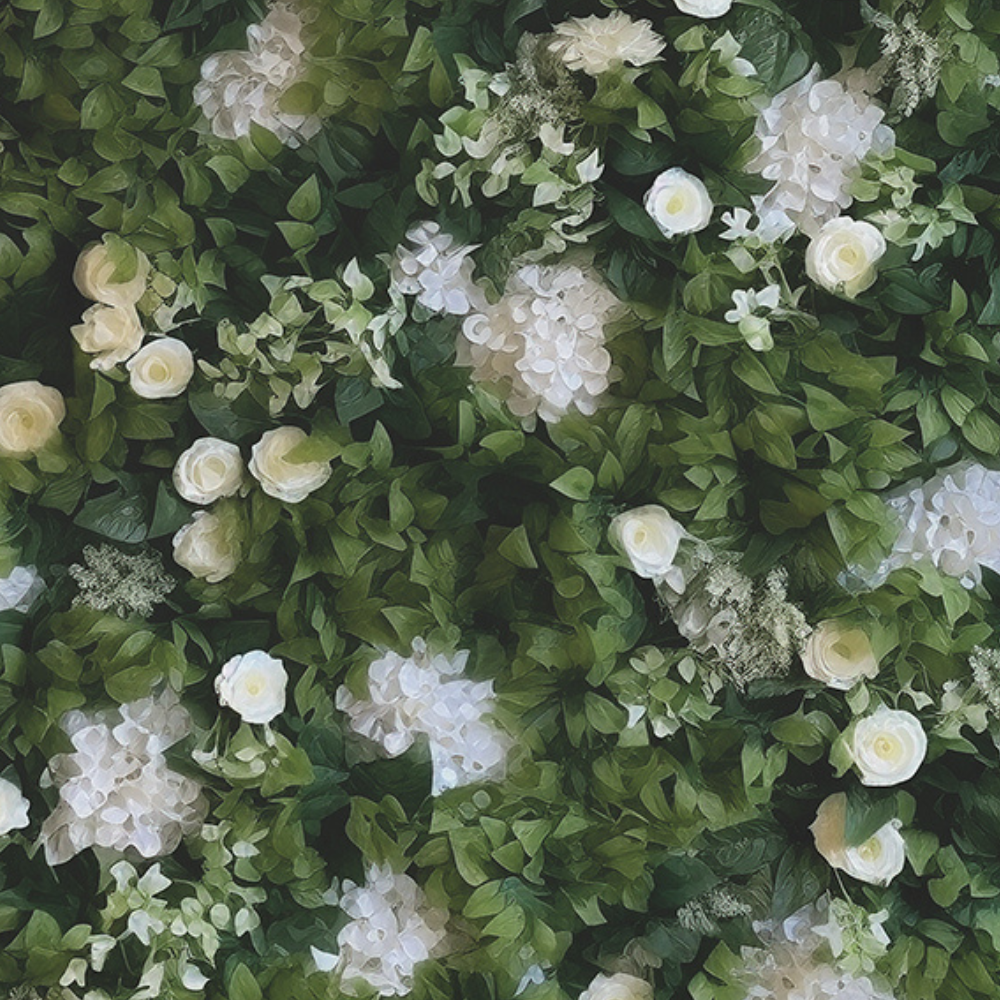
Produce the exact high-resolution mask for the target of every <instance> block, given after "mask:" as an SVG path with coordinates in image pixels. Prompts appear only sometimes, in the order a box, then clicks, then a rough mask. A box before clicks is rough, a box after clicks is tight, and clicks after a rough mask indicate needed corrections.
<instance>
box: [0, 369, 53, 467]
mask: <svg viewBox="0 0 1000 1000" xmlns="http://www.w3.org/2000/svg"><path fill="white" fill-rule="evenodd" d="M65 417H66V404H65V402H63V398H62V393H60V392H59V390H58V389H53V388H51V387H50V386H47V385H42V384H41V382H35V381H30V382H11V383H10V384H9V385H5V386H0V457H3V458H30V457H31V456H32V455H37V454H38V452H40V451H42V450H43V449H44V448H45V447H46V446H47V445H49V444H51V443H52V442H53V441H54V440H55V438H56V435H57V434H58V433H59V425H60V424H61V423H62V422H63V420H64V419H65Z"/></svg>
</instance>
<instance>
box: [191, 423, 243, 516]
mask: <svg viewBox="0 0 1000 1000" xmlns="http://www.w3.org/2000/svg"><path fill="white" fill-rule="evenodd" d="M242 483H243V458H242V457H241V455H240V449H239V447H238V446H237V445H235V444H233V443H232V442H230V441H223V440H221V439H220V438H214V437H204V438H199V439H198V440H197V441H195V443H194V444H193V445H191V447H190V448H188V449H187V451H185V452H183V453H182V454H181V456H180V458H178V459H177V464H176V465H175V466H174V488H175V489H176V490H177V492H178V493H179V494H180V495H181V496H182V497H183V498H184V499H185V500H187V501H189V502H190V503H199V504H208V503H214V502H215V501H216V500H219V499H221V498H222V497H231V496H233V495H234V494H235V493H237V492H239V488H240V486H241V485H242Z"/></svg>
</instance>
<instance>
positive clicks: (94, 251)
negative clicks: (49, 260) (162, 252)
mask: <svg viewBox="0 0 1000 1000" xmlns="http://www.w3.org/2000/svg"><path fill="white" fill-rule="evenodd" d="M133 249H134V248H133ZM135 254H136V268H135V275H134V276H133V277H132V279H131V280H130V281H112V276H113V275H114V273H115V270H116V267H115V264H114V262H113V261H112V260H111V254H110V251H109V250H108V247H107V245H106V244H104V243H94V244H93V245H91V246H89V247H87V249H86V250H84V251H83V252H82V253H81V254H80V256H79V257H78V258H77V261H76V267H75V268H74V269H73V281H74V282H75V283H76V287H77V288H78V289H80V294H81V295H85V296H86V297H87V298H88V299H93V300H94V301H95V302H103V303H104V304H105V305H109V306H119V307H128V306H134V305H135V304H136V303H137V302H138V301H139V299H141V298H142V296H143V293H144V292H145V291H146V279H147V278H148V277H149V258H148V257H147V256H146V255H145V254H144V253H143V252H142V251H141V250H135Z"/></svg>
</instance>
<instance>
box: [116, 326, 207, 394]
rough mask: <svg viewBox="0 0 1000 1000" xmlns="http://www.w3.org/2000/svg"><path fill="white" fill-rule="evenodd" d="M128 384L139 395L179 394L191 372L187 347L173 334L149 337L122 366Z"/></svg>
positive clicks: (192, 368) (189, 350) (192, 367)
mask: <svg viewBox="0 0 1000 1000" xmlns="http://www.w3.org/2000/svg"><path fill="white" fill-rule="evenodd" d="M125 367H126V368H127V369H128V373H129V385H131V386H132V391H133V392H134V393H135V394H136V395H137V396H142V398H143V399H172V398H173V397H174V396H179V395H180V394H181V393H182V392H183V391H184V390H185V389H186V388H187V387H188V383H189V382H190V381H191V379H192V378H193V376H194V355H193V354H192V353H191V348H190V347H188V345H187V344H185V343H184V341H183V340H178V339H177V338H176V337H159V338H157V339H156V340H153V341H150V342H149V343H148V344H147V345H146V346H145V347H143V348H142V349H141V350H140V351H139V352H138V353H137V354H136V355H135V357H133V358H132V359H131V361H129V363H128V364H127V365H126V366H125Z"/></svg>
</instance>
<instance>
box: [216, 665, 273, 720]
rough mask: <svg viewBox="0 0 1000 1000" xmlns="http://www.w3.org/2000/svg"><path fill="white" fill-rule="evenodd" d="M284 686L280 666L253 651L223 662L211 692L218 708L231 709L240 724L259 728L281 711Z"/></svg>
mask: <svg viewBox="0 0 1000 1000" xmlns="http://www.w3.org/2000/svg"><path fill="white" fill-rule="evenodd" d="M287 684H288V674H287V672H286V671H285V665H284V663H282V662H281V660H279V659H277V658H276V657H274V656H271V655H270V654H268V653H265V652H264V650H262V649H254V650H251V651H250V652H249V653H241V654H240V655H239V656H234V657H233V658H232V659H230V660H228V661H226V664H225V665H224V666H223V668H222V671H221V673H220V674H219V675H218V676H217V677H216V678H215V691H216V694H218V696H219V704H220V705H222V706H224V707H225V708H231V709H232V710H233V711H234V712H236V713H237V714H238V715H239V717H240V718H241V719H242V720H243V721H244V722H256V723H260V724H262V725H263V724H266V723H268V722H271V721H272V720H274V719H275V718H277V717H278V716H279V715H280V714H281V713H282V712H283V711H284V710H285V687H286V686H287Z"/></svg>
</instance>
